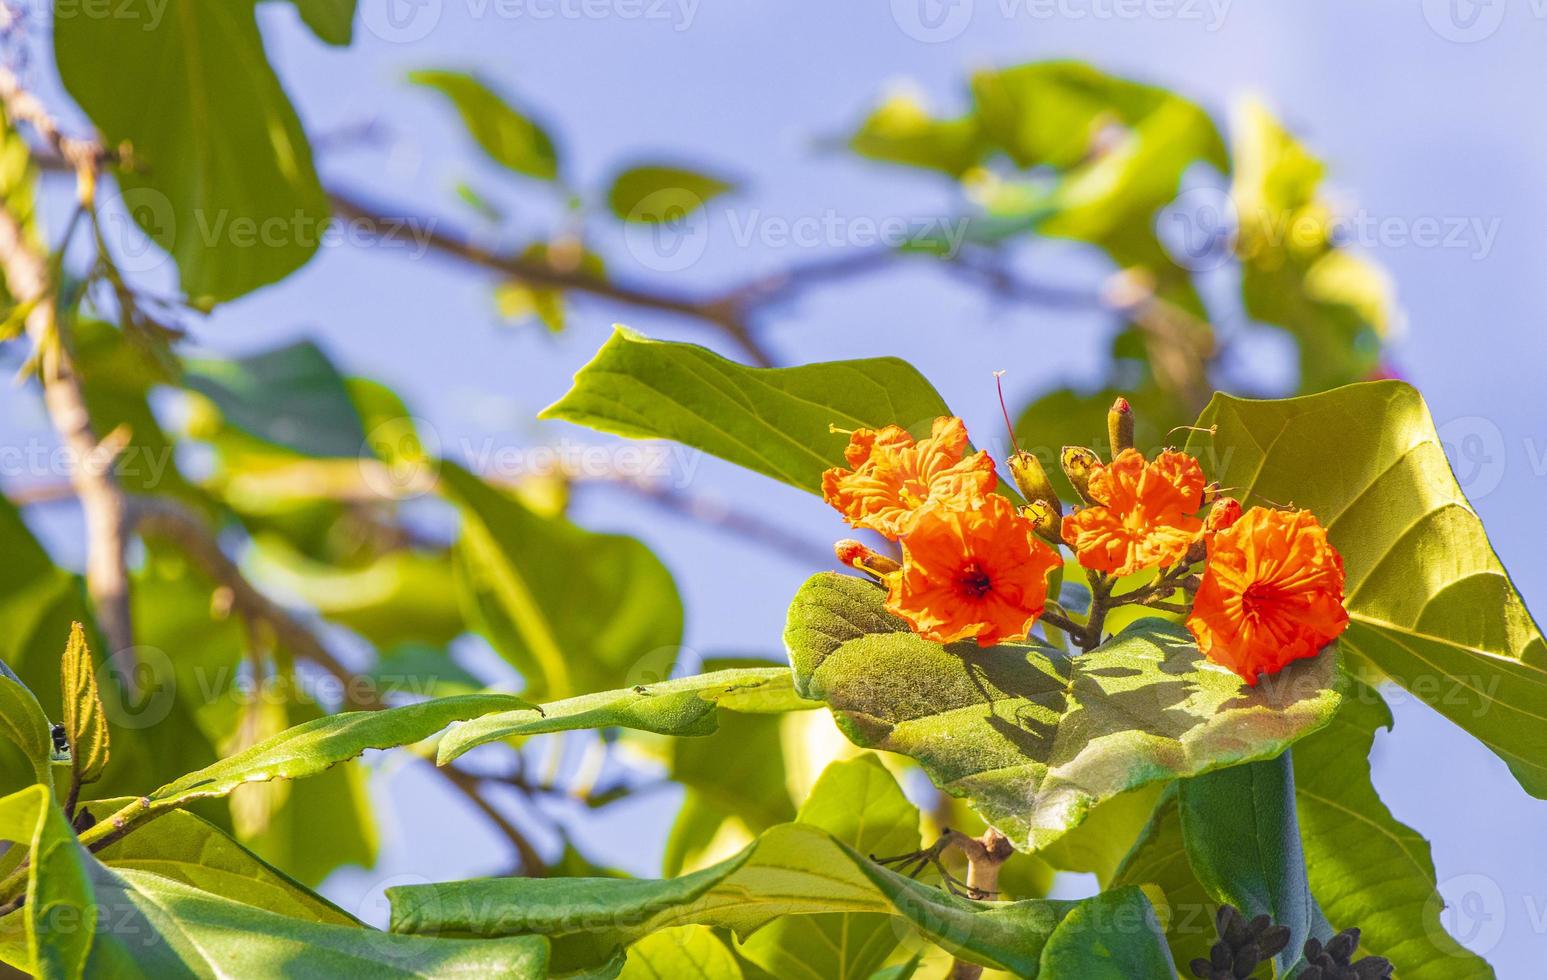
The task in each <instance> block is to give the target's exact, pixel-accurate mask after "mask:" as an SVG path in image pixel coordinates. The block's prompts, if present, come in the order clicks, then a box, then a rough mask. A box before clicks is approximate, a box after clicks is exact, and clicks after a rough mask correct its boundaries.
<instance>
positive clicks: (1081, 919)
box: [1042, 889, 1176, 980]
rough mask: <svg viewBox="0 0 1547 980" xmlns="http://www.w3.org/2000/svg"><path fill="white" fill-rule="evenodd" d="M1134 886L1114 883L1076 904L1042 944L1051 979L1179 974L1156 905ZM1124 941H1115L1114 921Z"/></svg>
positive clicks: (1160, 977)
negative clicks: (1043, 944)
mask: <svg viewBox="0 0 1547 980" xmlns="http://www.w3.org/2000/svg"><path fill="white" fill-rule="evenodd" d="M1140 894H1141V893H1140V892H1138V891H1136V890H1134V889H1115V890H1112V891H1105V892H1102V893H1101V894H1099V895H1097V896H1095V897H1094V898H1090V899H1087V900H1085V901H1084V902H1081V903H1080V904H1079V905H1077V906H1076V907H1075V908H1073V909H1071V910H1070V912H1069V914H1068V915H1066V916H1065V917H1064V919H1063V921H1062V922H1060V923H1059V924H1058V928H1057V929H1055V930H1053V935H1052V936H1050V937H1048V941H1047V945H1046V946H1044V947H1043V948H1042V970H1043V972H1044V974H1045V975H1046V976H1048V977H1049V978H1050V980H1058V978H1060V977H1078V978H1079V980H1131V978H1134V977H1145V978H1150V977H1153V978H1156V980H1163V978H1166V977H1171V978H1175V977H1176V965H1175V964H1174V963H1173V962H1172V961H1171V954H1170V952H1168V951H1167V949H1166V938H1165V933H1164V932H1162V931H1161V928H1160V924H1159V922H1158V921H1157V920H1156V918H1155V910H1154V909H1153V908H1151V906H1150V904H1149V902H1148V900H1147V899H1144V898H1141V897H1139V895H1140ZM1114 923H1121V926H1119V927H1118V928H1117V930H1116V931H1117V932H1118V933H1119V934H1120V935H1121V936H1122V938H1123V941H1122V942H1112V941H1111V940H1110V938H1108V937H1109V934H1110V933H1112V932H1113V931H1114V929H1113V924H1114Z"/></svg>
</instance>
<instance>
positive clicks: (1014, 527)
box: [822, 417, 1061, 646]
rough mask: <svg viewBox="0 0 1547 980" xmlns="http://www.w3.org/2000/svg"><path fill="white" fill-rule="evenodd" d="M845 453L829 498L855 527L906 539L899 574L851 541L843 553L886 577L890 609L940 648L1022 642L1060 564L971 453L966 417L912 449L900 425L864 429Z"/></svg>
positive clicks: (990, 469) (942, 425)
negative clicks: (957, 643)
mask: <svg viewBox="0 0 1547 980" xmlns="http://www.w3.org/2000/svg"><path fill="white" fill-rule="evenodd" d="M845 455H846V457H847V459H848V461H849V464H850V466H852V467H853V469H843V468H836V469H831V470H828V471H827V473H826V474H824V476H823V478H822V493H823V497H824V498H825V499H826V500H827V502H828V503H829V504H831V505H832V506H833V507H834V508H836V509H837V510H838V512H839V513H841V514H843V516H844V517H845V518H846V519H847V520H848V522H849V524H851V525H852V526H854V527H862V528H869V529H870V530H872V531H877V532H879V533H880V534H882V535H884V536H886V537H887V538H890V539H892V540H894V541H901V542H902V553H903V560H902V565H901V567H900V568H893V567H892V566H891V563H889V562H887V561H886V560H885V559H881V560H880V563H879V566H878V564H876V563H871V564H868V565H867V564H864V563H865V562H866V558H865V557H864V555H865V554H866V551H867V549H863V547H862V546H860V547H859V548H858V550H856V548H855V546H854V545H853V544H852V543H850V542H844V543H842V544H840V546H839V556H840V557H841V558H844V559H845V561H846V563H848V564H852V565H855V566H857V567H865V568H867V570H870V571H872V572H876V573H878V574H879V575H880V576H881V577H882V578H883V580H884V581H885V582H886V583H887V586H888V592H889V594H888V597H887V608H888V609H889V610H890V611H891V612H892V613H893V614H895V615H897V616H900V617H901V618H903V619H905V620H907V622H908V623H909V624H910V625H911V626H912V627H913V629H914V630H915V631H917V632H918V633H919V634H920V635H921V636H924V637H927V638H929V639H931V640H935V641H937V642H940V643H953V642H955V641H957V640H965V639H968V638H971V639H974V640H976V641H977V642H978V644H979V645H980V646H992V645H994V644H995V643H998V642H999V641H1001V640H1006V639H1024V638H1025V637H1026V635H1027V634H1028V633H1029V632H1030V630H1031V627H1032V625H1033V624H1034V623H1035V622H1036V621H1037V618H1038V617H1040V616H1041V615H1042V612H1043V607H1044V604H1045V603H1046V601H1047V573H1048V572H1050V571H1052V570H1053V569H1054V568H1057V567H1058V566H1059V565H1060V564H1061V562H1060V560H1059V557H1058V554H1057V553H1056V552H1055V551H1053V549H1052V548H1050V547H1048V546H1047V545H1046V544H1044V543H1043V542H1042V541H1041V540H1039V539H1038V538H1037V536H1036V529H1035V526H1034V525H1033V524H1032V523H1031V522H1030V521H1028V520H1027V519H1026V518H1024V517H1022V516H1021V515H1020V514H1018V513H1016V510H1015V506H1014V505H1013V504H1011V503H1010V501H1009V500H1008V499H1007V498H1005V497H1002V496H1000V495H998V494H996V493H994V492H993V491H994V488H995V487H996V486H997V485H998V482H999V478H998V475H997V473H996V471H995V468H994V461H993V459H992V457H990V456H989V455H988V454H987V453H983V452H979V453H974V454H971V455H968V454H967V428H966V426H965V425H963V424H962V420H961V419H959V418H953V417H948V418H941V419H936V420H935V423H934V426H933V430H932V432H931V435H930V437H929V438H927V439H923V440H920V441H918V442H916V443H915V442H914V440H913V438H912V436H910V435H908V433H907V431H906V430H903V429H900V428H898V427H897V426H887V427H886V428H884V429H881V430H880V431H873V430H870V429H861V430H859V431H858V432H855V433H853V434H852V436H851V437H850V439H849V447H848V450H847V452H846V454H845Z"/></svg>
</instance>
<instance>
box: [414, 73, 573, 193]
mask: <svg viewBox="0 0 1547 980" xmlns="http://www.w3.org/2000/svg"><path fill="white" fill-rule="evenodd" d="M408 80H409V81H410V82H413V83H414V84H415V85H422V86H424V87H425V88H431V89H434V90H436V91H437V92H440V93H441V94H442V95H444V96H445V97H446V98H447V99H450V100H451V104H452V105H454V106H456V109H457V113H458V114H459V115H461V117H462V123H463V125H465V126H466V127H467V131H468V132H469V133H471V134H472V137H473V139H474V140H476V141H477V142H478V145H479V146H480V147H482V148H483V151H484V152H485V153H487V154H488V155H489V159H491V160H493V161H494V162H495V163H498V164H500V165H501V166H503V167H506V168H508V169H510V170H513V171H515V172H516V173H518V174H525V175H526V176H528V177H536V178H538V179H539V180H553V179H554V178H555V177H557V176H558V174H559V162H558V155H557V154H556V153H555V151H554V148H553V141H552V140H550V139H549V138H548V134H547V132H545V131H544V130H543V128H542V126H540V125H538V123H537V122H536V121H535V120H533V119H531V118H530V117H529V116H527V115H526V114H524V113H522V112H520V111H518V110H517V109H515V108H514V107H512V106H511V105H510V104H509V103H508V102H506V101H505V100H504V99H502V98H501V97H500V96H499V95H498V94H496V93H495V92H494V91H493V90H491V89H490V88H489V87H488V86H487V85H485V84H484V83H483V82H481V81H479V80H478V79H476V78H474V77H473V76H471V75H468V74H465V73H463V72H456V71H413V72H409V73H408Z"/></svg>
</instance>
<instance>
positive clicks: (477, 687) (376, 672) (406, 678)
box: [365, 643, 488, 698]
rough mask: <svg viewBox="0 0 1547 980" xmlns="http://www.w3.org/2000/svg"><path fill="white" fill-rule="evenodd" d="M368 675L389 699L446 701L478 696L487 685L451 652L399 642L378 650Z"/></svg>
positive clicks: (425, 645) (419, 644) (423, 645)
mask: <svg viewBox="0 0 1547 980" xmlns="http://www.w3.org/2000/svg"><path fill="white" fill-rule="evenodd" d="M365 676H367V677H369V678H370V679H371V681H372V682H373V683H375V684H376V685H377V687H378V688H379V689H380V690H381V691H382V693H383V694H385V695H388V696H395V695H397V694H409V695H414V696H417V697H430V698H444V697H451V696H453V695H457V694H477V693H479V692H480V691H482V690H484V689H485V688H486V687H487V686H488V685H486V684H484V682H483V681H481V680H479V679H478V678H477V677H475V676H474V675H473V674H471V673H469V672H468V671H467V670H465V669H463V667H462V666H461V665H460V664H458V663H457V662H456V661H455V660H453V659H452V658H451V654H450V652H449V651H447V650H446V649H444V648H442V647H434V646H429V645H427V644H424V643H400V644H397V645H395V646H390V647H387V648H385V649H379V650H378V652H377V655H376V666H375V667H374V668H372V669H371V670H370V671H369V672H368V673H367V674H366V675H365Z"/></svg>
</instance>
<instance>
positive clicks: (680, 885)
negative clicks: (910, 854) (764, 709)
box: [387, 823, 1153, 977]
mask: <svg viewBox="0 0 1547 980" xmlns="http://www.w3.org/2000/svg"><path fill="white" fill-rule="evenodd" d="M387 895H388V898H390V899H391V901H392V928H393V931H395V932H409V933H432V934H436V935H451V936H510V935H530V934H538V935H546V936H549V937H550V938H552V939H553V942H554V948H553V963H552V967H553V970H554V972H555V973H563V972H568V971H573V970H577V969H585V968H590V967H595V966H598V965H601V964H604V963H607V962H608V961H610V960H611V959H612V958H613V957H614V956H615V955H616V954H617V952H618V950H620V949H622V948H623V947H626V946H628V945H629V944H631V943H633V942H635V941H637V940H638V939H640V938H642V937H644V936H647V935H649V934H650V933H652V932H655V931H656V930H657V929H660V928H664V927H667V926H678V925H685V924H698V925H709V926H714V927H717V928H726V929H730V930H732V931H733V932H734V933H736V935H737V936H738V937H741V938H743V939H745V937H746V936H748V935H749V934H751V933H753V932H755V931H756V930H757V929H759V928H761V927H763V926H765V925H766V924H767V923H768V922H770V921H772V920H774V919H776V918H778V917H780V916H785V915H803V914H821V913H830V912H837V911H845V912H874V913H883V914H889V915H896V916H901V917H902V918H903V919H904V920H906V924H908V925H911V926H912V927H914V928H916V929H918V930H919V931H920V932H922V933H923V934H924V935H925V936H926V937H928V938H929V939H930V940H932V941H933V942H935V943H937V944H939V945H940V946H942V947H944V948H945V949H946V950H948V951H949V952H951V953H953V954H955V955H957V956H960V957H964V958H967V959H970V960H972V961H973V962H977V963H981V964H984V965H991V966H995V967H998V968H1000V969H1007V970H1010V971H1011V972H1013V973H1016V974H1018V975H1021V976H1028V977H1034V976H1036V975H1037V970H1038V960H1039V957H1040V955H1041V953H1042V948H1043V946H1044V944H1046V943H1047V941H1048V938H1049V936H1050V935H1052V934H1053V933H1054V931H1055V929H1056V928H1057V926H1058V923H1059V922H1060V921H1061V920H1062V919H1063V918H1064V917H1065V916H1066V915H1068V914H1069V913H1070V911H1071V910H1073V909H1074V908H1076V907H1078V906H1079V905H1080V904H1081V903H1079V902H1059V901H1048V900H1037V899H1034V900H1029V901H1023V902H1005V903H988V904H981V903H977V902H972V901H969V900H967V899H964V898H958V897H956V896H954V895H951V894H948V893H947V892H944V891H941V890H939V889H936V888H931V887H929V886H926V885H923V884H920V883H919V882H917V881H914V880H913V879H911V878H906V877H904V876H902V875H899V874H897V873H895V872H892V871H888V870H887V869H886V868H883V867H881V866H880V865H877V864H875V863H873V862H871V861H869V860H867V859H866V858H865V857H863V856H862V855H860V854H859V853H858V852H856V851H854V850H853V849H852V848H850V847H847V846H846V845H844V844H842V843H839V842H838V841H836V840H834V839H833V838H832V836H830V835H829V834H827V833H825V832H824V831H822V830H820V829H818V828H816V827H810V826H804V825H802V824H798V823H797V824H783V825H781V826H778V827H775V828H773V829H772V830H769V831H768V832H766V833H764V834H763V835H762V836H761V837H759V838H758V840H757V841H756V842H755V843H754V844H752V845H751V846H750V847H748V848H747V849H746V850H744V851H742V852H741V853H740V854H737V855H736V856H735V857H732V858H730V859H729V860H727V861H724V862H722V863H720V864H717V865H715V866H714V867H711V868H706V869H704V870H703V871H698V872H694V873H693V874H689V875H684V876H682V877H681V878H672V879H666V880H644V879H630V880H625V881H618V880H615V879H609V878H589V879H588V878H568V879H552V878H550V879H538V878H496V879H483V880H477V881H463V882H450V883H444V884H432V885H409V886H404V887H398V888H392V889H388V892H387ZM1110 900H1114V901H1120V902H1122V903H1123V904H1124V905H1125V906H1126V909H1125V914H1124V915H1123V916H1103V917H1100V920H1099V921H1093V922H1092V923H1091V927H1090V928H1089V929H1084V930H1082V931H1083V932H1084V935H1085V938H1086V939H1087V940H1088V941H1092V942H1103V943H1108V944H1111V945H1113V946H1122V945H1126V944H1130V943H1140V944H1143V943H1150V942H1153V938H1152V937H1151V935H1149V934H1148V933H1147V932H1146V933H1143V934H1135V933H1134V932H1133V930H1132V929H1131V928H1127V926H1128V925H1129V924H1130V923H1131V922H1132V921H1133V916H1134V915H1135V914H1140V915H1142V914H1148V912H1147V910H1148V908H1149V905H1148V902H1147V901H1146V900H1145V899H1144V897H1143V895H1142V893H1141V892H1139V891H1138V890H1137V889H1129V890H1127V891H1125V892H1123V893H1122V894H1121V895H1120V896H1117V897H1115V898H1114V899H1110ZM899 924H902V923H899Z"/></svg>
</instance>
